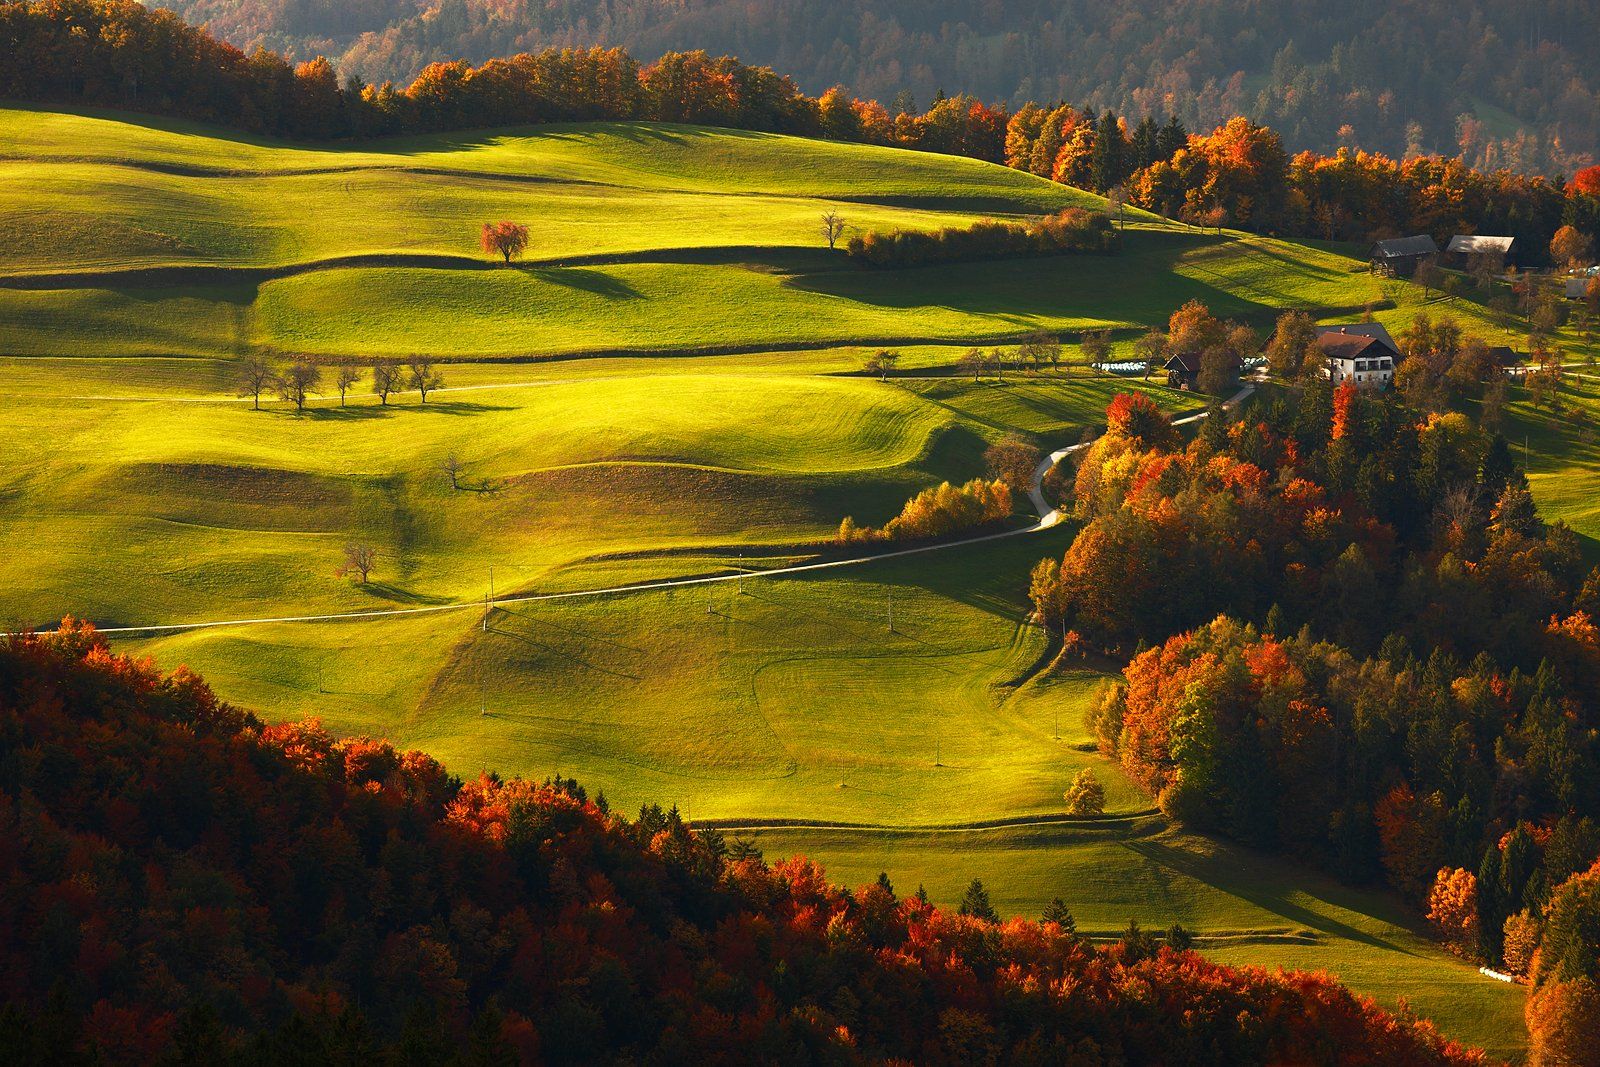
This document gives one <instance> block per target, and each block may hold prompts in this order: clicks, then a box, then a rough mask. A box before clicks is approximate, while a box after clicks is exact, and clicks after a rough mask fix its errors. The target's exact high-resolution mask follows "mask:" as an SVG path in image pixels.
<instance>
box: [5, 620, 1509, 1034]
mask: <svg viewBox="0 0 1600 1067" xmlns="http://www.w3.org/2000/svg"><path fill="white" fill-rule="evenodd" d="M0 831H3V832H0V861H3V862H0V902H3V904H4V914H5V915H6V916H7V918H8V921H6V922H5V923H0V1059H3V1060H4V1061H5V1062H8V1063H42V1062H51V1063H62V1064H75V1063H100V1062H135V1061H137V1062H174V1063H195V1064H199V1063H205V1064H218V1063H224V1064H225V1063H239V1064H269V1063H285V1062H380V1063H382V1062H392V1063H503V1062H516V1061H521V1062H526V1063H552V1064H559V1063H585V1064H587V1063H636V1062H663V1063H665V1062H671V1063H683V1062H691V1061H692V1062H702V1063H708V1064H720V1063H729V1064H731V1063H747V1062H751V1061H760V1062H772V1063H787V1062H794V1063H800V1062H807V1063H817V1062H826V1063H840V1064H848V1063H869V1062H882V1061H884V1060H886V1059H890V1058H899V1059H900V1060H901V1061H906V1062H910V1061H915V1062H919V1063H928V1064H966V1063H979V1062H995V1061H998V1060H999V1059H1001V1058H1004V1059H1005V1060H1007V1061H1009V1062H1015V1063H1085V1064H1087V1063H1106V1062H1154V1061H1157V1060H1160V1061H1165V1062H1173V1061H1178V1060H1182V1061H1185V1062H1202V1061H1212V1062H1215V1061H1224V1062H1230V1063H1268V1062H1273V1063H1283V1062H1316V1061H1324V1060H1326V1058H1327V1056H1328V1054H1329V1050H1331V1049H1337V1050H1339V1057H1340V1061H1341V1062H1343V1063H1351V1064H1374V1065H1376V1064H1383V1063H1398V1062H1405V1063H1416V1064H1450V1063H1458V1064H1467V1063H1471V1062H1476V1061H1477V1058H1476V1057H1474V1056H1471V1055H1469V1054H1467V1053H1464V1052H1463V1051H1462V1050H1460V1049H1459V1048H1456V1047H1455V1046H1453V1045H1450V1044H1449V1043H1447V1042H1445V1041H1443V1040H1442V1039H1441V1038H1439V1036H1438V1035H1437V1034H1436V1033H1435V1032H1434V1031H1433V1030H1432V1028H1431V1027H1430V1026H1429V1025H1428V1024H1426V1023H1420V1022H1415V1021H1405V1020H1400V1019H1396V1018H1394V1017H1392V1016H1389V1015H1386V1014H1385V1013H1383V1012H1381V1011H1380V1010H1378V1009H1377V1008H1376V1007H1375V1006H1374V1005H1373V1004H1372V1002H1371V1001H1369V1000H1365V999H1361V998H1357V997H1354V996H1352V995H1351V994H1350V993H1349V992H1347V991H1346V990H1344V989H1343V988H1341V987H1340V986H1338V985H1337V984H1335V983H1334V982H1332V981H1331V980H1329V979H1327V978H1325V977H1321V976H1317V975H1307V974H1284V973H1281V972H1279V973H1268V972H1266V971H1262V970H1256V969H1248V968H1246V969H1234V968H1227V967H1221V966H1217V965H1214V964H1211V963H1208V962H1206V961H1205V960H1203V959H1201V958H1200V957H1199V956H1197V955H1195V954H1194V953H1192V952H1188V951H1184V950H1182V948H1181V947H1174V946H1176V945H1179V944H1180V943H1181V942H1182V940H1183V938H1182V937H1181V936H1178V935H1181V931H1178V932H1177V934H1176V935H1175V936H1174V937H1173V942H1174V945H1168V946H1162V945H1159V944H1158V943H1157V942H1156V941H1155V940H1154V939H1153V938H1151V937H1149V936H1148V935H1143V934H1141V933H1140V932H1139V931H1137V930H1132V929H1130V934H1129V935H1128V936H1126V937H1124V938H1123V939H1122V941H1121V942H1119V943H1117V944H1114V945H1110V946H1107V947H1103V948H1097V947H1095V946H1093V945H1091V944H1090V943H1089V942H1088V941H1086V940H1085V939H1083V938H1080V937H1079V936H1077V935H1076V933H1075V932H1074V931H1073V928H1072V924H1071V921H1070V917H1069V916H1068V915H1066V914H1065V912H1064V909H1061V908H1059V907H1052V909H1051V911H1050V914H1049V916H1048V917H1047V919H1046V920H1045V921H1043V922H1038V923H1035V922H1031V921H1027V920H1021V919H1014V920H1011V921H1008V922H1002V921H1000V919H999V917H998V916H997V915H995V914H994V909H993V907H992V906H991V905H990V904H989V902H988V899H987V895H986V894H985V893H984V892H983V889H982V886H981V884H978V883H974V886H973V887H972V889H970V890H969V891H968V894H967V898H966V900H965V901H964V903H963V907H962V910H961V913H959V914H957V913H951V912H946V911H942V910H940V909H938V908H935V907H932V906H930V905H929V904H928V903H927V901H926V899H925V897H924V896H923V895H922V894H920V893H918V894H916V895H907V896H900V895H898V894H896V892H895V890H894V888H893V886H892V885H890V884H889V882H888V880H887V879H886V878H880V879H879V880H878V882H877V883H876V884H873V885H869V886H866V887H863V888H861V889H859V890H855V891H850V890H845V889H841V888H838V887H835V886H831V885H829V884H828V883H827V881H826V879H825V877H824V875H823V872H822V871H821V870H820V869H819V868H818V867H817V866H816V865H814V864H812V863H809V862H807V861H806V860H804V859H794V860H789V861H785V862H781V863H772V864H769V863H767V862H765V861H764V860H763V859H762V857H761V856H760V855H759V853H757V852H755V851H754V850H753V849H751V848H749V847H748V846H745V845H741V844H740V843H738V842H734V843H732V844H730V843H728V842H726V841H725V840H724V839H723V838H722V837H720V836H719V835H717V834H716V833H714V832H710V831H699V832H696V831H694V830H692V829H691V828H690V827H689V826H688V825H687V824H686V823H685V822H684V821H683V820H682V819H681V818H680V817H679V815H678V813H677V812H676V811H675V810H674V811H666V812H663V811H662V810H660V809H659V808H656V807H647V808H645V809H643V810H641V811H640V813H639V816H638V818H637V819H634V820H631V821H630V820H627V819H624V818H621V817H620V816H618V815H616V814H614V813H611V812H609V811H608V810H607V805H606V803H605V801H604V798H603V797H600V796H595V797H590V796H589V795H588V794H587V793H586V792H585V791H584V790H583V789H582V787H580V786H579V785H578V784H577V783H576V782H573V781H570V780H559V779H558V780H553V781H547V782H545V783H543V784H538V783H534V782H527V781H521V780H515V779H513V780H502V779H499V778H496V777H493V776H484V777H481V778H479V779H478V780H476V781H471V782H462V781H459V780H457V779H455V778H452V777H451V776H450V775H449V774H448V773H446V771H445V770H444V768H442V767H441V766H440V765H439V764H438V763H436V762H435V761H433V760H432V759H430V758H428V757H427V756H425V755H423V754H421V753H417V752H398V751H396V750H395V749H393V748H392V747H391V746H389V745H388V744H386V743H383V742H381V741H374V740H370V739H365V738H346V739H338V738H334V737H331V736H330V735H329V734H328V733H327V732H326V731H325V730H323V729H322V728H321V727H320V726H319V725H318V724H317V723H316V722H315V721H309V722H302V723H291V724H284V725H277V726H269V725H266V724H264V723H262V722H260V721H259V720H257V719H256V718H254V717H253V716H251V715H249V714H246V713H244V712H241V711H239V710H237V709H235V708H232V707H230V706H228V705H227V704H225V703H223V702H221V701H219V700H218V699H217V698H216V696H215V695H213V693H212V692H211V690H210V689H208V688H207V687H206V685H205V684H204V683H203V682H202V681H201V680H200V679H199V678H197V677H195V676H194V675H193V674H190V673H188V672H186V671H182V670H180V671H178V672H176V673H174V674H172V675H161V674H158V673H157V672H156V671H155V670H154V669H153V668H152V667H151V666H150V665H149V664H148V663H143V662H136V661H133V660H130V659H127V658H125V657H120V656H116V655H113V654H111V653H110V652H109V651H108V650H107V648H106V646H105V643H104V641H103V640H102V639H101V638H100V637H99V636H98V635H96V634H95V633H94V632H93V630H92V629H91V628H89V627H87V626H81V625H75V624H72V623H70V622H69V623H67V624H65V625H63V627H62V629H61V631H60V632H59V633H56V634H50V635H43V636H22V637H12V638H10V639H8V640H7V641H6V642H5V643H4V644H3V645H0Z"/></svg>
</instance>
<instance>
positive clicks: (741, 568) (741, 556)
mask: <svg viewBox="0 0 1600 1067" xmlns="http://www.w3.org/2000/svg"><path fill="white" fill-rule="evenodd" d="M739 595H740V596H744V553H743V552H741V553H739Z"/></svg>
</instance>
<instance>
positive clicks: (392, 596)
mask: <svg viewBox="0 0 1600 1067" xmlns="http://www.w3.org/2000/svg"><path fill="white" fill-rule="evenodd" d="M361 588H362V589H363V590H365V591H366V593H367V594H368V595H370V596H374V597H377V598H378V599H379V600H387V601H389V602H390V603H392V604H447V603H449V598H448V597H442V596H430V595H429V594H427V593H418V592H414V591H412V590H410V589H401V588H400V587H399V586H395V585H390V584H389V583H388V582H368V583H367V584H365V585H363V586H362V587H361Z"/></svg>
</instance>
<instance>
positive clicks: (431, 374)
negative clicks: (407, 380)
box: [411, 356, 444, 404]
mask: <svg viewBox="0 0 1600 1067" xmlns="http://www.w3.org/2000/svg"><path fill="white" fill-rule="evenodd" d="M443 384H444V374H443V373H442V372H441V371H439V370H438V369H437V368H435V367H434V365H433V360H431V359H424V358H422V357H420V356H419V357H417V358H416V359H413V360H412V361H411V388H413V389H415V390H416V391H417V393H418V394H419V395H421V397H422V402H423V403H424V404H426V403H427V402H428V394H429V393H431V392H433V391H434V390H435V389H437V388H439V387H440V386H441V385H443Z"/></svg>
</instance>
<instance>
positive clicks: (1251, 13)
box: [165, 0, 1600, 172]
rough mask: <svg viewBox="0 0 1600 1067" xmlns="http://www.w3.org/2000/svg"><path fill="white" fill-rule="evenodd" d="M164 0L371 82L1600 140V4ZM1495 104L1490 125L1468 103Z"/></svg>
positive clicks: (1511, 148) (1335, 139)
mask: <svg viewBox="0 0 1600 1067" xmlns="http://www.w3.org/2000/svg"><path fill="white" fill-rule="evenodd" d="M165 2H166V5H167V6H171V7H175V8H177V9H178V10H180V11H182V12H184V13H185V14H186V15H187V16H188V17H190V18H193V19H195V20H196V21H203V20H205V21H210V22H211V24H212V25H213V27H214V28H216V30H217V31H218V32H219V33H221V34H222V35H223V36H225V37H227V38H228V39H229V40H232V41H234V42H235V43H237V44H240V45H242V46H244V47H253V46H255V45H257V44H264V45H266V46H267V47H288V48H290V49H291V50H293V51H294V52H295V53H296V54H298V55H299V56H301V57H302V58H309V57H310V56H312V55H314V54H316V53H317V52H328V53H329V54H338V55H339V56H340V62H341V65H345V66H348V67H349V68H350V69H353V70H356V71H359V72H362V73H364V74H366V75H367V76H368V77H373V78H397V79H398V78H409V77H412V76H414V75H415V74H416V73H417V72H418V71H420V70H421V69H422V68H423V67H424V66H426V65H427V64H429V63H431V62H435V61H438V60H449V59H454V58H457V57H466V58H469V59H474V60H483V59H487V58H489V57H491V56H495V55H506V54H509V53H512V52H519V51H536V50H539V49H543V48H548V47H587V46H593V45H606V46H613V45H620V46H624V47H627V48H629V49H630V50H631V51H633V52H634V54H636V55H640V56H649V57H654V56H658V55H661V54H663V53H666V52H670V51H677V50H683V49H692V48H707V49H713V50H720V51H724V52H728V53H731V54H734V55H740V56H744V57H746V58H747V59H750V60H753V61H756V62H760V63H764V64H768V65H771V66H773V67H775V68H776V69H779V70H785V71H789V72H792V73H793V74H795V75H796V76H797V77H798V78H799V79H800V82H801V84H802V85H804V86H807V87H809V88H810V89H811V90H812V91H814V92H817V91H821V90H822V89H824V88H826V87H827V86H829V85H833V84H835V83H842V84H844V85H847V86H849V87H850V88H851V89H852V91H854V92H855V93H857V94H860V95H863V96H875V97H877V98H879V99H882V100H890V99H893V98H895V97H897V96H898V97H900V98H901V100H902V101H904V100H905V99H906V98H907V97H915V98H916V99H919V100H923V101H927V100H931V99H933V98H934V95H935V94H936V93H937V92H938V91H939V90H940V89H941V88H944V89H952V90H953V89H954V87H957V86H960V87H964V88H966V89H967V90H968V91H971V92H975V93H978V94H979V95H981V96H983V97H984V98H986V99H995V100H1002V101H1006V102H1008V103H1009V104H1010V105H1011V106H1013V107H1020V106H1021V105H1022V104H1023V103H1024V102H1026V101H1028V100H1072V101H1078V102H1080V103H1082V104H1084V105H1086V106H1092V107H1096V108H1099V109H1107V108H1110V109H1113V110H1116V111H1119V112H1122V113H1127V114H1132V115H1135V116H1144V115H1165V114H1168V113H1170V112H1176V113H1177V114H1179V115H1180V116H1181V117H1182V118H1183V119H1184V121H1185V122H1187V123H1189V124H1190V125H1191V126H1194V127H1196V128H1200V127H1211V126H1215V125H1219V124H1221V123H1222V122H1224V121H1226V119H1227V118H1229V117H1230V116H1232V115H1236V114H1247V115H1250V116H1251V117H1252V118H1254V119H1255V120H1256V121H1258V122H1269V123H1271V124H1273V125H1275V126H1278V127H1279V128H1280V129H1282V130H1283V131H1284V132H1285V135H1286V136H1287V137H1288V139H1289V141H1290V143H1291V144H1292V145H1293V146H1294V147H1295V148H1296V149H1301V148H1309V149H1314V150H1318V151H1324V152H1331V151H1333V150H1335V149H1336V148H1338V147H1340V146H1342V145H1348V144H1351V143H1361V144H1366V145H1368V146H1371V147H1374V148H1381V149H1382V150H1383V151H1386V152H1388V153H1390V154H1392V155H1396V156H1398V155H1400V154H1402V153H1409V152H1416V151H1424V152H1445V153H1450V154H1453V153H1455V152H1456V151H1457V150H1458V149H1459V150H1460V151H1462V152H1464V153H1465V155H1466V158H1467V159H1468V161H1469V162H1471V163H1473V164H1474V165H1479V166H1484V167H1487V168H1489V169H1497V168H1499V167H1501V166H1510V167H1512V168H1513V169H1522V170H1543V171H1545V172H1559V171H1570V170H1572V169H1573V168H1574V164H1573V162H1572V161H1573V160H1574V159H1575V158H1576V157H1578V156H1579V154H1581V153H1589V154H1593V153H1595V152H1596V151H1597V150H1600V141H1597V140H1596V138H1597V136H1600V68H1597V67H1596V65H1595V59H1594V56H1593V54H1592V49H1586V48H1584V47H1583V46H1582V44H1581V42H1584V41H1594V40H1596V39H1600V15H1597V13H1596V12H1595V11H1594V10H1593V9H1592V8H1591V7H1589V6H1588V5H1582V4H1572V3H1568V2H1564V0H1533V2H1530V3H1525V4H1518V5H1514V6H1507V5H1503V4H1496V3H1491V2H1489V0H1464V2H1461V3H1453V4H1444V3H1441V2H1438V0H1431V2H1423V3H1407V4H1392V3H1379V2H1376V0H1368V2H1358V3H1349V4H1341V5H1337V6H1333V7H1330V6H1329V5H1328V4H1326V3H1323V2H1320V0H1289V2H1285V3H1277V4H1272V5H1261V4H1251V3H1244V2H1241V0H1163V2H1161V3H1155V2H1153V0H1118V2H1116V3H1091V2H1088V0H998V2H995V3H989V4H982V5H972V4H957V3H953V2H951V0H936V2H934V3H925V2H918V3H912V2H911V0H844V2H840V0H753V2H752V0H740V2H738V3H735V2H733V0H703V2H698V3H694V4H661V3H647V2H644V0H607V2H605V3H600V4H596V3H593V2H578V0H541V2H540V3H537V4H535V3H530V2H528V0H360V2H358V3H350V2H347V0H340V2H333V0H294V2H291V0H165ZM902 106H905V105H904V104H903V105H902ZM1491 109H1495V110H1494V111H1492V112H1491ZM1491 113H1493V114H1496V115H1497V116H1498V117H1497V120H1496V122H1495V128H1494V129H1491V128H1490V124H1489V123H1488V122H1485V121H1483V120H1482V119H1479V118H1472V117H1471V116H1472V115H1473V114H1477V115H1480V116H1482V115H1487V114H1491Z"/></svg>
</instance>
